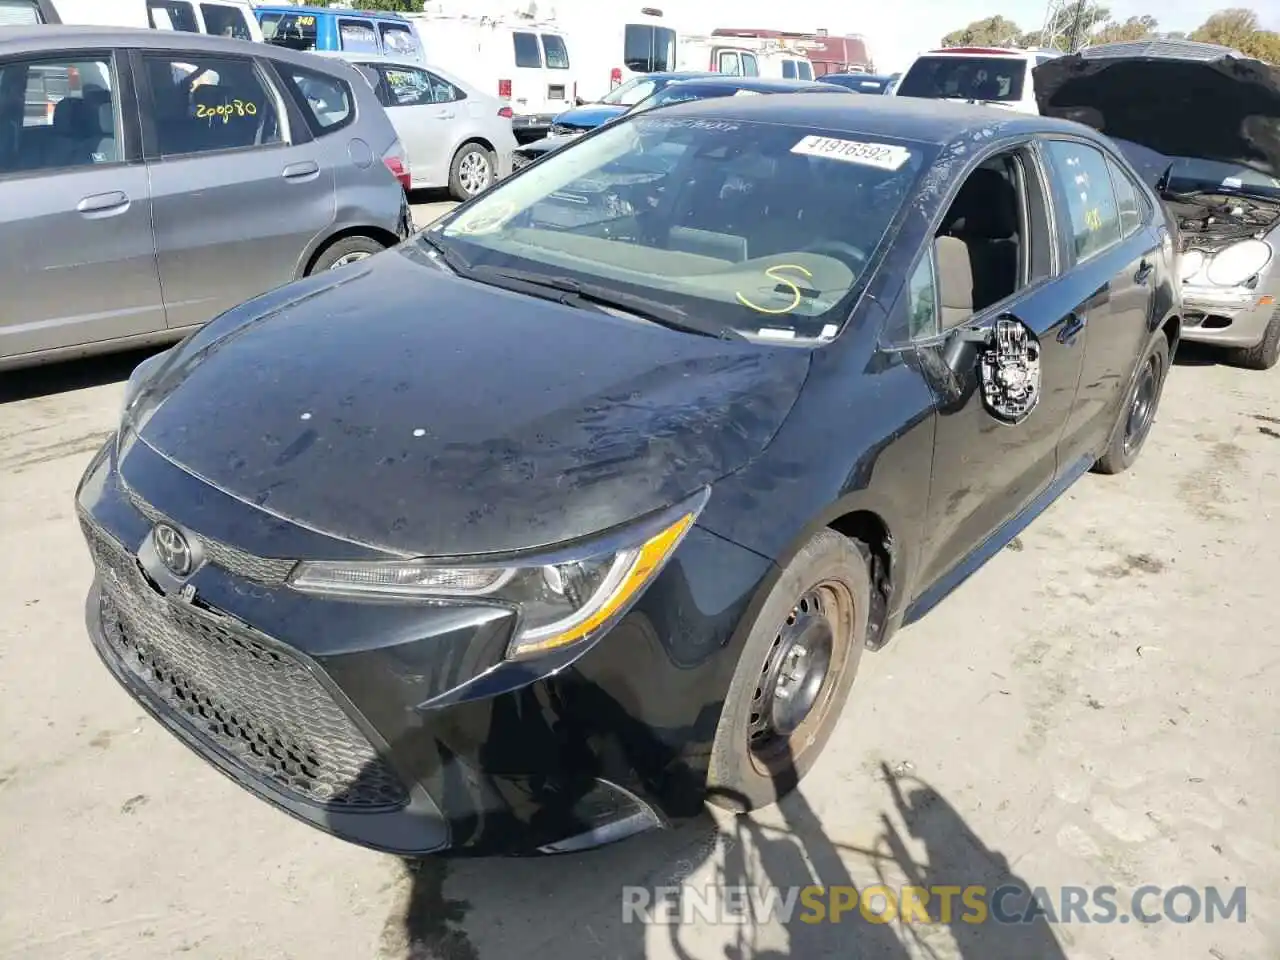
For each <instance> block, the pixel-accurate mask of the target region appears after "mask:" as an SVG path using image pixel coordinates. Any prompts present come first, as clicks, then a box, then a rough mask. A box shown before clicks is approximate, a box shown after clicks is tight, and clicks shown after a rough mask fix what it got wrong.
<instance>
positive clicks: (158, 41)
mask: <svg viewBox="0 0 1280 960" xmlns="http://www.w3.org/2000/svg"><path fill="white" fill-rule="evenodd" d="M99 47H132V48H135V49H141V50H157V51H166V50H189V51H195V52H198V53H211V54H217V53H220V54H224V55H232V56H241V57H266V58H268V59H272V60H279V61H282V62H284V63H291V64H294V65H296V66H299V67H310V68H312V69H314V68H315V65H316V61H317V60H318V59H320V58H318V57H316V56H315V55H314V54H313V53H309V52H308V53H304V52H302V51H300V50H290V49H289V48H287V47H279V46H276V45H274V44H270V43H254V42H253V41H251V40H232V39H231V38H229V37H215V36H211V35H210V34H207V33H186V32H183V31H179V30H153V29H150V28H148V27H100V26H85V25H80V24H75V25H71V24H63V25H58V24H39V25H36V26H22V27H0V53H41V52H43V51H45V50H59V51H62V50H68V49H70V50H71V51H74V50H76V49H83V50H90V49H94V48H99Z"/></svg>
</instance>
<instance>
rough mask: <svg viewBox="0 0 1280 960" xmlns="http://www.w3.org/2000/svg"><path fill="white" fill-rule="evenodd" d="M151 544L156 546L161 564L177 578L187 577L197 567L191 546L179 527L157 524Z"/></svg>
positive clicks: (152, 533) (152, 534) (152, 532)
mask: <svg viewBox="0 0 1280 960" xmlns="http://www.w3.org/2000/svg"><path fill="white" fill-rule="evenodd" d="M151 542H152V543H153V544H154V545H155V548H156V556H158V557H159V558H160V562H161V563H163V564H164V565H165V567H167V568H168V570H169V572H170V573H172V574H173V575H174V576H175V577H185V576H186V575H187V574H189V573H190V572H191V570H192V568H193V567H194V566H195V558H194V556H193V555H192V551H191V544H190V543H189V542H188V541H187V538H186V537H185V536H183V533H182V531H181V530H179V529H178V528H177V527H171V526H170V525H169V524H167V523H157V524H156V525H155V529H153V530H152V531H151Z"/></svg>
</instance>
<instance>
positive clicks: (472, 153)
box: [449, 143, 497, 200]
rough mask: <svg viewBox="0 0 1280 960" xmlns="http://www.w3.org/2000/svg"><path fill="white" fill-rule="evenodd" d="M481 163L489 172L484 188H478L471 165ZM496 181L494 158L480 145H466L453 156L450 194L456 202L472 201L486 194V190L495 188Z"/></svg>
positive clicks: (450, 173)
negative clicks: (472, 174)
mask: <svg viewBox="0 0 1280 960" xmlns="http://www.w3.org/2000/svg"><path fill="white" fill-rule="evenodd" d="M481 163H482V164H483V167H484V169H485V170H486V171H487V172H488V176H487V179H486V180H485V182H484V184H483V186H480V187H478V188H476V187H475V181H474V180H473V178H472V176H471V170H472V167H470V166H469V165H470V164H481ZM496 179H497V170H496V164H495V163H494V156H493V154H492V153H490V152H489V151H488V150H486V149H485V148H484V147H483V146H481V145H480V144H478V143H464V144H463V145H462V146H460V147H459V148H458V152H457V153H455V154H454V155H453V162H452V163H451V164H449V193H451V194H452V195H453V198H454V199H455V200H470V199H471V198H472V197H474V196H478V195H479V194H481V193H484V191H485V190H488V189H489V188H490V187H491V186H493V183H494V180H496Z"/></svg>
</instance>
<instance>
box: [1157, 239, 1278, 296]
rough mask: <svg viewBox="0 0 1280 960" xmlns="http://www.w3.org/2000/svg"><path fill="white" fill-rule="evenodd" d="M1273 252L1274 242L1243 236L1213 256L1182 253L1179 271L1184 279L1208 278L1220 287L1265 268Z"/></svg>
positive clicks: (1243, 278) (1192, 252)
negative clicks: (1269, 242)
mask: <svg viewBox="0 0 1280 960" xmlns="http://www.w3.org/2000/svg"><path fill="white" fill-rule="evenodd" d="M1272 256H1273V253H1272V250H1271V246H1270V244H1267V243H1264V242H1263V241H1261V240H1253V239H1250V240H1241V241H1239V242H1238V243H1233V244H1231V245H1230V246H1229V247H1224V248H1223V249H1221V250H1219V251H1218V252H1217V253H1215V254H1212V255H1211V256H1206V255H1205V253H1204V252H1203V251H1200V250H1188V251H1187V252H1186V253H1184V254H1183V255H1182V260H1181V263H1180V264H1179V273H1180V274H1181V276H1182V279H1183V281H1184V282H1187V281H1195V280H1206V281H1208V282H1209V283H1212V284H1213V285H1214V286H1218V287H1236V286H1239V285H1240V284H1242V283H1244V282H1245V281H1246V280H1248V279H1249V278H1250V277H1252V276H1254V275H1255V274H1257V273H1259V272H1261V271H1262V270H1263V269H1265V268H1266V266H1267V264H1269V263H1270V262H1271V258H1272Z"/></svg>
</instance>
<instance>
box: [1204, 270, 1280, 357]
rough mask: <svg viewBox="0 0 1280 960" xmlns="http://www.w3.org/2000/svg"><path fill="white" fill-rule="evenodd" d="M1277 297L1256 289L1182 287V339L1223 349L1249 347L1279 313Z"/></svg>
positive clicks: (1258, 340)
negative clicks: (1214, 345) (1210, 344)
mask: <svg viewBox="0 0 1280 960" xmlns="http://www.w3.org/2000/svg"><path fill="white" fill-rule="evenodd" d="M1277 299H1280V298H1277V297H1276V296H1275V295H1274V294H1271V293H1269V292H1261V291H1259V290H1236V289H1225V290H1224V289H1222V288H1218V287H1208V286H1204V287H1201V286H1192V285H1189V284H1184V285H1183V287H1182V303H1183V323H1182V337H1183V339H1184V340H1191V341H1195V342H1197V343H1212V344H1218V345H1220V346H1224V347H1252V346H1254V345H1255V344H1257V343H1259V342H1260V341H1261V340H1262V337H1263V335H1264V334H1265V333H1266V330H1267V324H1269V323H1270V322H1271V318H1272V317H1274V316H1276V315H1277V313H1278V312H1280V305H1277Z"/></svg>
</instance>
